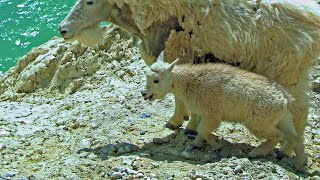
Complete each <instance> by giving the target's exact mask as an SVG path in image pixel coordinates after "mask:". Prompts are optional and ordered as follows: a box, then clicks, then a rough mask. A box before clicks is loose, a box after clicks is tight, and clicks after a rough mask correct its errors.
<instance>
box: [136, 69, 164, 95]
mask: <svg viewBox="0 0 320 180" xmlns="http://www.w3.org/2000/svg"><path fill="white" fill-rule="evenodd" d="M167 86H168V85H167V82H166V80H165V79H164V78H163V77H162V76H160V75H159V74H158V73H156V72H154V71H150V72H148V73H147V84H146V87H145V90H144V92H143V93H142V95H143V97H144V99H145V100H150V101H153V100H155V99H164V97H165V96H166V94H167V92H168V87H167Z"/></svg>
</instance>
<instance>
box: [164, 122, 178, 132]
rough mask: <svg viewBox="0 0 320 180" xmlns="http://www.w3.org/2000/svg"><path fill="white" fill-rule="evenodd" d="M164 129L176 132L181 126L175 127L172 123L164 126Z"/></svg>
mask: <svg viewBox="0 0 320 180" xmlns="http://www.w3.org/2000/svg"><path fill="white" fill-rule="evenodd" d="M164 127H166V128H169V129H171V130H176V129H178V128H179V127H180V126H174V125H172V124H171V123H170V122H167V123H166V124H165V125H164Z"/></svg>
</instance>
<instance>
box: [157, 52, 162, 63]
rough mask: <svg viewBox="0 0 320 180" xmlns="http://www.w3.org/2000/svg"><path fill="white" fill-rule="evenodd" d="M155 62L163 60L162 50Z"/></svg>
mask: <svg viewBox="0 0 320 180" xmlns="http://www.w3.org/2000/svg"><path fill="white" fill-rule="evenodd" d="M157 62H164V50H163V51H161V53H160V54H159V56H158V59H157Z"/></svg>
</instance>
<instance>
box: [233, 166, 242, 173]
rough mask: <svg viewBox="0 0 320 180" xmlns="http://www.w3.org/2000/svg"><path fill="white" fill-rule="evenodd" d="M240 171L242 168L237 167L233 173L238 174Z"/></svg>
mask: <svg viewBox="0 0 320 180" xmlns="http://www.w3.org/2000/svg"><path fill="white" fill-rule="evenodd" d="M241 171H242V167H241V166H240V165H237V166H236V167H235V168H234V170H233V172H234V173H239V172H241Z"/></svg>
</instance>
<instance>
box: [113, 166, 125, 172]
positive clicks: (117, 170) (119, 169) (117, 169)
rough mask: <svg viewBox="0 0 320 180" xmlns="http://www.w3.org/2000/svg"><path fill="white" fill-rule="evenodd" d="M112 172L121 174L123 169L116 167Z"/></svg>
mask: <svg viewBox="0 0 320 180" xmlns="http://www.w3.org/2000/svg"><path fill="white" fill-rule="evenodd" d="M112 170H113V171H115V172H121V171H123V168H121V167H119V166H115V167H113V169H112Z"/></svg>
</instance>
